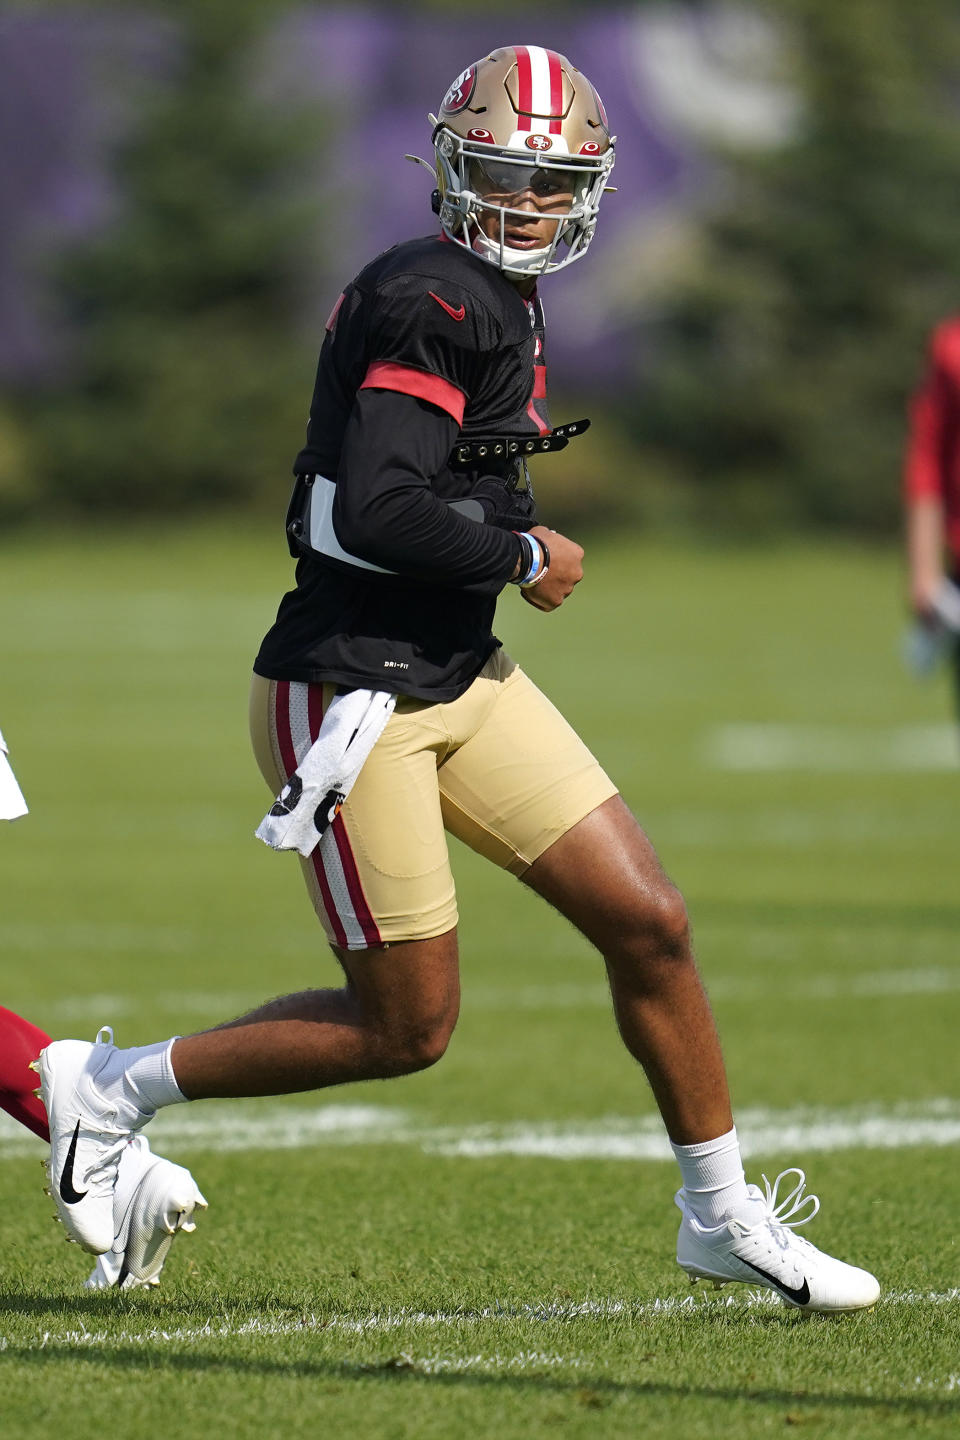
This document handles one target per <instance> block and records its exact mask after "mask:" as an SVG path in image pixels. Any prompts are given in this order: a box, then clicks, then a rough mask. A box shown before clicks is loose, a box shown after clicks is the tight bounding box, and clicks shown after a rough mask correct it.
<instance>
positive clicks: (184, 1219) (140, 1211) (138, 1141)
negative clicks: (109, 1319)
mask: <svg viewBox="0 0 960 1440" xmlns="http://www.w3.org/2000/svg"><path fill="white" fill-rule="evenodd" d="M206 1208H207V1202H206V1200H205V1199H204V1198H203V1196H202V1195H201V1193H200V1191H199V1190H198V1188H197V1183H196V1181H195V1180H194V1178H193V1176H192V1175H191V1174H190V1171H189V1170H186V1169H184V1167H183V1166H182V1165H174V1164H173V1162H172V1161H170V1160H164V1158H163V1157H162V1156H161V1155H154V1154H152V1153H151V1151H150V1143H149V1141H148V1140H147V1137H146V1135H135V1136H134V1137H133V1139H132V1140H131V1141H130V1142H129V1143H128V1144H127V1146H126V1148H125V1149H124V1151H123V1154H122V1155H121V1156H120V1162H119V1166H118V1170H117V1186H116V1189H115V1190H114V1192H113V1216H114V1221H113V1223H114V1239H113V1244H112V1245H111V1247H110V1249H109V1250H108V1251H107V1252H106V1253H105V1254H103V1255H101V1256H100V1257H99V1258H98V1260H97V1263H96V1266H95V1268H94V1271H93V1274H92V1275H91V1276H90V1278H89V1280H88V1281H87V1282H86V1287H85V1288H86V1289H87V1290H109V1289H112V1288H113V1287H114V1286H115V1287H116V1288H117V1289H118V1290H133V1289H136V1288H138V1287H140V1286H151V1285H159V1284H160V1271H161V1270H162V1269H163V1265H164V1261H165V1260H166V1258H167V1253H168V1251H169V1249H170V1246H171V1245H172V1244H173V1240H174V1236H175V1235H176V1234H177V1233H178V1232H179V1231H181V1230H184V1231H191V1230H195V1229H196V1228H197V1227H196V1224H195V1222H194V1218H193V1217H194V1214H195V1212H197V1211H199V1210H206Z"/></svg>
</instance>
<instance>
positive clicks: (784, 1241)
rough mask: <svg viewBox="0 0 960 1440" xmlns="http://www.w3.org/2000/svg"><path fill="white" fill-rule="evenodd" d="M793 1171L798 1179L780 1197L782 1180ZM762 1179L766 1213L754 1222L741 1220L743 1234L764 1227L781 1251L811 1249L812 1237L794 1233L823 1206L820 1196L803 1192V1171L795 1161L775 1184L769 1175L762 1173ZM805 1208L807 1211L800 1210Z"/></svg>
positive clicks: (757, 1232) (804, 1181) (804, 1185)
mask: <svg viewBox="0 0 960 1440" xmlns="http://www.w3.org/2000/svg"><path fill="white" fill-rule="evenodd" d="M792 1175H795V1176H797V1183H796V1184H795V1185H794V1187H793V1189H792V1190H791V1191H790V1192H789V1193H788V1194H787V1195H786V1196H785V1197H784V1199H783V1200H780V1198H779V1197H780V1185H781V1182H782V1181H786V1180H787V1179H788V1177H789V1176H792ZM761 1179H762V1180H763V1186H764V1190H765V1191H766V1194H765V1195H764V1197H763V1203H764V1205H765V1207H766V1213H765V1214H764V1215H763V1216H762V1218H761V1219H760V1220H758V1221H757V1222H756V1223H755V1224H753V1225H746V1224H743V1223H742V1222H741V1223H740V1224H739V1225H738V1227H737V1228H738V1229H739V1230H740V1232H741V1234H743V1235H753V1236H759V1232H760V1231H762V1230H764V1229H765V1230H766V1231H767V1232H768V1235H769V1238H770V1240H771V1241H772V1242H773V1244H775V1245H776V1247H777V1249H778V1250H780V1251H787V1250H791V1249H794V1250H803V1251H806V1250H809V1249H812V1248H813V1247H812V1246H811V1245H810V1241H809V1240H806V1239H804V1238H803V1236H801V1235H795V1234H794V1233H793V1232H794V1231H795V1230H796V1228H797V1227H798V1226H799V1225H806V1224H807V1222H808V1221H810V1220H812V1219H813V1217H814V1216H815V1215H816V1213H817V1211H818V1210H819V1209H820V1200H819V1198H818V1196H816V1195H805V1194H804V1190H805V1189H806V1184H807V1177H806V1175H805V1174H804V1172H803V1171H802V1170H801V1169H799V1167H798V1166H795V1165H794V1166H791V1167H790V1169H789V1170H781V1171H780V1174H779V1175H778V1176H777V1178H776V1180H774V1182H773V1184H772V1185H771V1184H770V1181H769V1180H768V1179H767V1177H766V1175H762V1176H761ZM804 1210H806V1214H802V1213H801V1212H802V1211H804Z"/></svg>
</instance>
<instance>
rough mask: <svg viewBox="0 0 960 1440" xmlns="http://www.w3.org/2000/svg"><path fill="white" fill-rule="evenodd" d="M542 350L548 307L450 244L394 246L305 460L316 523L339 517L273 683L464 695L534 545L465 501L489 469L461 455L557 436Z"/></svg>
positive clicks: (268, 650)
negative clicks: (510, 584)
mask: <svg viewBox="0 0 960 1440" xmlns="http://www.w3.org/2000/svg"><path fill="white" fill-rule="evenodd" d="M543 344H544V340H543V317H542V311H541V309H540V306H539V302H538V301H537V300H536V299H534V300H531V301H529V302H528V301H526V300H524V299H523V298H522V297H521V296H520V294H519V292H518V291H517V289H516V288H515V286H513V285H512V284H511V283H510V282H509V281H508V280H507V279H505V278H504V276H503V275H502V274H501V273H500V272H499V270H497V269H495V268H494V267H493V266H491V265H488V264H486V263H485V262H484V261H482V260H480V259H478V258H477V257H476V256H474V255H472V254H471V253H470V252H469V251H467V250H465V249H464V248H463V247H462V246H461V245H458V244H455V243H451V242H448V241H446V240H443V239H442V238H440V237H438V236H431V237H427V238H424V239H421V240H411V241H408V242H407V243H405V244H402V245H397V246H395V247H394V248H393V249H392V250H388V251H386V252H385V253H384V254H382V255H380V256H378V257H377V259H376V260H374V261H373V262H372V264H370V265H368V266H367V267H366V269H364V270H363V271H361V273H360V274H359V275H358V276H357V278H356V279H355V280H354V281H352V283H351V284H350V285H348V286H347V288H346V290H345V291H344V293H343V295H342V296H341V297H340V299H339V301H338V302H337V305H336V306H335V307H334V310H333V313H332V314H331V316H330V319H329V320H328V321H327V334H326V337H325V339H324V343H323V347H322V349H321V352H320V361H319V364H318V367H317V377H316V383H315V386H314V393H313V403H312V405H311V408H310V423H309V427H308V430H307V440H306V444H305V446H304V448H303V449H302V450H301V452H300V454H299V455H298V456H297V459H296V462H295V465H294V471H295V473H296V474H297V475H298V477H310V482H311V485H312V490H311V494H312V500H311V504H313V505H314V507H315V513H316V514H317V515H319V514H320V513H321V511H322V510H323V507H324V506H326V511H325V513H324V516H323V519H322V520H319V521H318V520H316V519H315V520H314V524H315V526H316V529H317V533H322V536H323V538H322V539H321V540H320V541H318V542H317V544H318V545H319V547H320V549H319V552H318V549H317V548H307V547H303V553H302V554H301V558H300V559H299V560H298V563H297V572H296V589H295V590H292V591H290V592H289V593H288V594H287V595H285V596H284V598H283V600H282V602H281V604H280V609H279V612H278V614H277V619H276V623H275V624H274V625H273V627H272V629H271V630H270V631H269V633H268V634H267V636H266V638H265V639H264V641H263V644H262V646H261V648H260V653H259V655H258V656H257V659H256V662H255V665H254V668H255V670H256V671H257V673H258V674H260V675H264V676H266V677H268V678H270V679H276V680H303V681H310V682H319V681H330V682H334V683H337V684H341V685H347V686H354V687H355V686H368V687H371V688H374V689H381V690H397V691H402V692H403V693H405V694H409V695H415V696H419V697H421V698H424V699H429V700H435V701H440V700H450V699H453V698H455V697H456V696H457V695H460V694H462V692H463V691H464V690H465V689H466V688H467V686H468V685H469V684H470V682H471V681H472V680H473V679H474V677H475V676H476V674H477V673H478V671H479V670H480V669H481V667H482V666H483V664H484V662H485V660H486V659H487V657H488V656H489V654H490V652H491V651H492V650H493V649H494V648H495V647H496V646H497V644H498V643H499V642H498V641H497V640H496V638H495V637H494V635H493V633H492V629H491V626H492V623H493V616H494V610H495V607H496V597H497V595H498V594H499V593H500V591H501V590H502V588H503V586H504V585H505V584H506V582H507V581H508V580H509V579H510V577H511V576H512V575H513V574H514V572H515V570H516V566H517V562H518V559H519V558H520V553H521V547H520V543H519V541H518V540H517V537H516V535H515V534H513V533H512V530H511V529H506V528H500V527H498V526H497V525H496V524H484V523H481V522H480V521H479V520H478V519H475V518H472V517H471V515H470V513H464V511H466V512H469V511H470V506H469V504H466V505H463V506H462V508H456V507H455V505H453V503H452V502H461V503H462V502H465V501H469V497H470V495H471V492H472V491H473V490H474V489H475V487H476V485H477V482H478V478H479V472H478V471H477V469H476V468H474V469H472V470H468V469H465V468H463V467H459V468H458V467H457V465H456V463H455V462H454V464H451V452H452V451H453V449H454V445H455V444H456V442H457V441H458V439H461V440H462V439H464V438H469V437H471V436H490V435H507V434H511V435H533V436H536V435H542V434H545V433H546V431H547V430H548V429H549V423H548V420H547V415H546V406H545V397H546V384H545V375H546V370H545V359H544V354H543ZM314 477H316V478H315V479H314ZM303 485H304V481H303V479H302V478H301V479H299V480H298V486H300V487H303ZM295 495H296V492H295ZM479 513H482V512H479ZM530 523H533V521H532V520H531V522H530Z"/></svg>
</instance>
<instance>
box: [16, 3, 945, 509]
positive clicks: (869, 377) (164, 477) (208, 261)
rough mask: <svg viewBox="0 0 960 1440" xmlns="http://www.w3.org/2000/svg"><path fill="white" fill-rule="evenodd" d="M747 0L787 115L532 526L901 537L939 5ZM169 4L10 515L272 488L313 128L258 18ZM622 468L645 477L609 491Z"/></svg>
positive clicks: (283, 442)
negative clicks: (602, 523) (264, 96)
mask: <svg viewBox="0 0 960 1440" xmlns="http://www.w3.org/2000/svg"><path fill="white" fill-rule="evenodd" d="M755 3H756V0H755ZM759 10H760V13H762V14H763V15H765V16H767V17H768V18H769V17H773V18H775V19H776V20H777V21H778V22H779V23H781V24H782V39H783V43H784V51H785V55H786V57H787V58H788V59H789V61H790V63H791V64H792V65H793V67H794V71H795V75H794V81H795V83H796V85H797V87H798V90H799V93H800V96H801V102H802V111H801V114H802V119H801V123H800V127H799V129H798V130H797V132H796V134H795V135H794V137H793V138H792V140H790V141H789V142H788V143H787V144H786V145H782V146H780V147H778V148H775V149H768V150H766V151H764V152H762V153H760V154H758V153H757V152H751V153H749V154H745V153H736V154H734V153H726V154H722V155H719V156H718V157H717V163H718V166H719V173H720V175H721V177H722V183H720V184H719V185H718V186H717V189H716V195H715V198H714V200H713V202H712V205H711V208H710V211H709V213H708V214H706V215H704V216H702V217H701V223H702V226H703V231H702V243H701V244H698V245H696V246H694V247H693V248H692V249H691V252H690V254H691V257H692V258H691V259H690V262H689V263H688V265H687V267H686V269H685V270H683V271H681V272H680V273H679V278H676V277H675V279H674V285H673V289H672V290H671V292H670V294H669V295H667V297H666V299H665V300H664V301H663V303H662V304H661V306H660V308H659V310H658V314H657V318H656V320H654V321H649V322H647V323H649V326H650V332H651V333H649V334H644V335H643V336H642V337H641V339H642V341H643V347H642V348H643V354H644V362H643V371H642V374H641V375H640V377H639V382H638V385H637V389H636V393H635V394H633V395H629V396H628V397H626V398H625V399H620V400H618V399H617V397H611V400H610V406H611V411H613V412H614V413H611V414H610V415H609V416H608V418H609V419H611V420H613V421H614V424H613V426H612V427H610V428H609V429H607V430H606V434H605V435H604V436H603V447H604V448H603V450H602V451H600V452H596V451H595V452H594V462H595V465H596V466H597V467H599V469H600V470H602V471H603V472H604V473H602V474H598V476H597V478H596V484H595V485H593V486H592V487H590V489H589V493H588V492H587V490H586V489H585V487H584V486H583V485H582V483H581V481H582V476H581V473H580V468H579V462H578V465H577V466H576V467H575V470H576V473H575V474H574V473H573V472H571V477H569V485H568V486H567V491H568V492H569V493H567V491H564V488H563V486H564V480H563V467H562V466H560V467H559V468H558V470H557V476H558V479H559V480H560V482H561V483H560V486H559V493H558V495H557V501H558V510H559V513H558V514H557V515H556V517H555V519H556V521H557V523H563V521H564V520H565V519H566V518H568V515H567V512H568V511H569V518H571V519H573V520H576V521H579V520H580V519H581V518H586V517H589V516H591V515H593V516H595V515H596V513H597V511H598V510H599V509H602V510H603V511H605V513H607V514H608V515H609V516H617V515H619V514H624V513H631V514H636V512H637V511H638V510H639V511H640V513H641V514H642V515H643V516H644V518H646V519H649V520H650V521H652V522H656V521H657V520H658V519H660V520H663V519H664V518H665V517H666V518H673V519H676V518H678V517H679V518H680V519H684V518H686V519H687V520H688V521H690V522H692V523H699V524H703V525H706V526H707V527H709V529H710V530H711V531H712V532H715V531H716V529H717V527H718V526H719V525H721V524H722V523H723V522H724V520H725V519H727V520H728V521H729V523H730V525H731V528H735V529H737V530H738V531H742V530H743V528H744V526H748V525H753V526H755V527H756V528H758V529H762V528H768V527H770V526H783V525H788V526H795V527H800V526H802V527H810V526H817V527H827V528H833V529H848V530H855V531H857V532H858V533H861V534H863V533H871V532H872V533H878V534H881V533H890V532H891V531H892V530H893V529H894V527H895V526H896V524H897V518H898V508H899V504H898V483H897V472H898V469H899V457H900V452H901V449H902V443H903V433H904V407H905V402H906V397H907V394H908V392H909V390H910V388H911V386H912V384H913V383H914V381H915V379H916V377H917V374H918V371H919V368H920V363H921V355H922V351H923V346H924V339H925V335H926V333H927V331H928V330H929V328H930V326H931V325H932V324H933V322H934V321H935V320H937V319H938V318H939V317H940V316H941V315H943V314H944V313H947V312H949V311H950V310H952V309H953V308H960V207H958V204H957V199H956V197H957V193H958V189H960V12H958V11H957V8H956V7H955V6H954V5H953V4H951V3H950V0H910V3H909V4H905V3H902V0H843V3H837V0H768V3H766V4H763V5H759ZM165 13H166V14H168V15H172V16H173V17H174V19H175V21H176V23H177V25H178V26H179V28H180V30H181V34H182V47H181V51H180V63H179V69H178V71H177V73H176V75H175V76H174V79H173V83H172V84H166V83H165V84H163V85H160V86H158V87H157V89H156V92H155V93H154V94H153V95H151V96H150V97H148V98H147V99H146V101H145V102H144V103H143V104H142V106H141V107H140V108H141V113H140V116H139V118H138V122H137V129H136V133H135V134H134V136H133V137H132V139H131V140H130V141H129V142H128V143H127V145H126V146H125V147H124V150H123V152H122V154H121V155H120V157H119V161H118V181H119V188H120V193H121V195H122V212H121V213H120V214H119V215H118V217H117V218H116V220H115V222H114V223H113V224H111V226H110V227H109V228H108V229H107V230H105V231H103V232H102V233H101V234H99V235H98V236H97V237H96V238H95V239H94V240H92V241H89V242H86V243H85V244H84V245H83V246H82V247H81V248H80V249H79V250H74V251H73V252H72V253H71V255H70V257H69V260H68V262H67V264H66V266H65V268H64V270H63V272H62V274H61V276H60V289H61V293H62V294H63V295H64V296H65V297H66V302H67V305H68V309H69V313H70V315H71V316H72V318H73V320H74V321H75V327H74V328H75V333H76V335H77V336H78V348H77V353H76V356H75V363H74V365H73V366H72V367H71V369H70V370H69V373H67V374H66V375H65V376H64V377H62V378H61V380H60V382H59V383H58V384H56V385H53V386H51V387H49V388H47V389H46V390H45V391H43V392H41V393H38V392H35V391H32V392H29V393H23V394H21V395H19V396H16V397H13V398H12V400H8V403H7V405H6V408H5V409H4V410H3V411H2V412H0V513H5V514H6V515H7V516H10V515H14V514H17V513H23V514H30V513H47V512H48V511H49V508H50V503H51V501H56V502H57V505H58V508H59V507H60V506H66V507H72V508H73V509H75V510H90V511H94V510H95V511H97V512H98V513H102V512H103V511H105V510H111V509H112V510H114V511H117V512H150V511H169V510H173V509H189V508H197V507H210V506H216V505H224V504H229V505H231V506H237V505H238V504H242V503H244V502H246V501H247V500H248V499H253V498H256V497H257V496H258V495H261V494H266V493H271V494H273V495H276V494H277V492H278V490H279V491H281V492H282V491H283V490H284V489H285V487H286V477H285V475H284V474H283V472H284V470H285V468H286V463H287V457H288V456H290V454H291V451H292V449H293V448H294V447H295V445H296V443H297V440H298V438H299V436H300V435H301V433H302V430H303V425H304V420H305V409H306V401H307V395H308V386H309V376H310V373H311V370H312V365H313V355H312V353H311V354H306V353H305V352H304V350H303V349H301V348H300V347H299V344H298V340H297V334H298V326H297V324H296V323H295V322H296V317H295V314H294V310H295V306H296V303H297V296H298V294H300V293H302V287H301V286H300V285H298V283H297V282H298V278H299V276H300V274H301V269H302V266H303V265H304V264H305V257H304V248H305V246H306V245H309V244H310V243H311V241H312V239H313V237H314V236H315V235H316V233H317V226H316V224H315V220H316V217H315V215H312V214H311V213H310V207H311V206H312V205H313V203H314V202H313V201H312V200H311V199H310V198H309V197H310V196H311V195H312V194H313V193H314V189H313V187H312V186H311V185H310V184H309V183H307V184H305V183H302V177H301V176H300V175H298V166H299V167H301V168H302V169H303V170H305V169H306V165H307V155H308V153H309V154H312V155H313V156H315V155H316V151H317V146H318V135H319V133H320V131H319V129H318V123H317V117H315V116H311V117H309V118H305V116H304V113H303V110H302V108H298V110H297V113H295V114H294V113H291V111H290V110H284V109H283V107H282V106H280V105H277V104H276V103H266V102H265V101H262V100H260V99H258V98H257V95H256V93H255V82H256V77H257V64H256V59H255V56H256V55H257V54H258V53H261V52H260V50H259V46H260V43H261V41H262V37H263V35H264V33H265V32H266V31H267V30H269V28H270V27H271V26H273V25H274V24H275V23H276V22H277V20H278V18H280V16H281V15H282V13H283V9H282V7H274V6H270V5H266V4H264V3H262V0H235V3H233V4H231V5H230V6H225V5H223V4H222V0H170V3H168V4H167V6H166V7H165ZM304 197H307V198H304ZM309 348H310V350H311V351H312V350H313V343H312V342H311V343H310V347H309ZM618 405H619V406H620V409H619V410H616V407H617V406H618ZM557 413H560V412H559V411H558V412H557ZM596 433H597V435H598V441H599V439H600V437H601V431H600V428H599V427H598V429H597V432H596ZM637 452H639V456H640V464H639V466H638V464H637V459H636V455H637ZM571 463H572V462H571ZM628 472H632V474H634V475H640V476H641V478H642V481H643V483H642V484H641V485H634V486H633V487H632V488H631V489H630V491H629V492H628V490H627V489H626V488H625V484H624V479H623V477H624V475H625V474H627V473H628ZM5 477H6V479H5ZM565 495H566V498H564V497H565ZM598 496H599V497H600V499H599V500H598Z"/></svg>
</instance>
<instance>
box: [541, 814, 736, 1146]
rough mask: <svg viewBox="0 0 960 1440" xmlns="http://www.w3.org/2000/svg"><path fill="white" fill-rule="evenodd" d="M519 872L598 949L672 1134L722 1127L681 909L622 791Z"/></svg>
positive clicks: (693, 1138)
mask: <svg viewBox="0 0 960 1440" xmlns="http://www.w3.org/2000/svg"><path fill="white" fill-rule="evenodd" d="M523 879H524V882H525V883H526V884H527V885H529V886H530V887H531V888H532V889H533V890H536V891H537V893H538V894H540V895H542V896H543V897H544V899H546V900H549V902H550V904H551V905H553V906H555V907H556V909H557V910H559V911H560V912H561V914H563V915H565V916H566V917H567V919H568V920H570V921H572V923H573V924H574V925H576V927H577V929H578V930H580V931H581V933H582V934H583V935H585V936H586V938H587V939H588V940H590V941H591V942H592V944H594V945H595V946H596V947H597V949H598V950H599V951H600V953H601V954H602V955H603V957H604V960H605V962H606V966H607V974H608V976H609V980H610V990H611V993H612V995H613V1005H614V1012H615V1014H616V1018H617V1024H618V1026H619V1028H620V1034H621V1035H622V1037H623V1040H624V1043H625V1045H626V1046H627V1049H628V1050H629V1051H630V1053H631V1055H633V1056H634V1058H635V1059H637V1060H638V1061H639V1062H640V1064H641V1065H642V1066H643V1068H644V1071H645V1072H646V1075H647V1079H648V1080H649V1082H650V1086H651V1088H652V1090H653V1093H654V1096H655V1097H656V1100H657V1104H658V1105H659V1107H660V1113H661V1114H662V1116H663V1120H664V1124H665V1125H666V1128H667V1133H668V1134H669V1136H670V1139H671V1140H672V1141H673V1142H674V1143H675V1144H677V1145H693V1144H698V1143H699V1142H701V1141H706V1140H712V1139H714V1138H715V1137H717V1136H720V1135H724V1134H726V1133H727V1132H728V1131H729V1130H730V1129H731V1127H732V1125H733V1118H732V1115H731V1112H730V1099H729V1093H728V1090H727V1081H726V1073H725V1070H724V1064H723V1057H722V1055H721V1052H720V1042H719V1040H718V1038H717V1031H716V1027H715V1025H714V1022H713V1016H712V1014H711V1011H710V1005H709V1002H708V1000H707V997H706V994H705V993H704V989H703V985H702V983H701V980H700V976H699V974H698V972H697V968H696V965H695V964H694V960H693V954H692V951H691V948H690V936H689V930H688V926H687V915H686V909H685V907H684V903H683V900H682V898H681V896H680V894H679V892H678V891H677V889H676V888H675V886H673V885H672V884H671V883H670V881H669V880H668V878H667V876H666V875H665V873H664V871H663V868H662V866H661V864H660V862H659V860H658V859H657V856H656V852H655V851H654V849H653V846H652V845H651V844H650V841H649V840H648V839H647V837H646V835H645V834H644V833H643V831H642V830H641V828H640V826H639V825H638V824H637V822H636V820H635V819H634V817H633V815H631V813H630V811H629V810H628V809H627V806H626V805H625V804H624V802H623V800H622V799H621V798H620V796H619V795H615V796H614V797H613V798H612V799H610V800H607V801H606V802H605V803H604V804H603V805H600V806H599V807H598V808H597V809H596V810H594V811H592V812H591V813H590V814H589V815H587V816H586V817H585V819H583V820H581V821H580V822H579V824H577V825H575V826H573V828H572V829H571V830H569V831H568V832H567V834H566V835H564V836H563V837H562V838H561V839H560V840H557V841H556V842H555V843H554V844H553V845H551V846H550V848H549V849H548V850H546V851H545V852H544V853H543V854H542V855H541V856H540V858H539V859H538V860H535V861H534V863H533V864H532V865H531V866H530V868H529V869H528V870H527V871H526V872H525V874H524V876H523Z"/></svg>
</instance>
